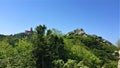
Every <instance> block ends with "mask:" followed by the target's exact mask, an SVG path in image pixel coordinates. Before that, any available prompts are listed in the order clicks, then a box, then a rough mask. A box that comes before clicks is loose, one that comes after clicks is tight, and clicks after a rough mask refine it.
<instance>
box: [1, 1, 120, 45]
mask: <svg viewBox="0 0 120 68" xmlns="http://www.w3.org/2000/svg"><path fill="white" fill-rule="evenodd" d="M119 16H120V14H119V0H0V34H5V35H9V34H15V33H19V32H24V30H27V29H29V28H30V27H33V28H35V27H36V26H37V25H39V24H45V25H46V26H47V27H48V28H56V29H58V30H61V31H62V32H63V33H67V32H69V31H72V30H74V29H76V28H83V29H84V30H85V32H86V33H88V34H96V35H98V36H102V37H103V38H105V39H107V40H109V41H110V42H112V43H113V44H116V42H117V40H118V38H120V27H119V26H120V24H119V23H120V22H119V20H120V18H119Z"/></svg>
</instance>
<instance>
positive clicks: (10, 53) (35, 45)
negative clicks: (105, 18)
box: [0, 25, 118, 68]
mask: <svg viewBox="0 0 120 68" xmlns="http://www.w3.org/2000/svg"><path fill="white" fill-rule="evenodd" d="M73 30H74V29H73ZM117 50H118V47H117V46H115V45H113V44H112V43H111V42H109V41H107V40H105V39H104V38H102V37H100V36H97V35H90V34H86V33H85V32H84V30H83V29H80V30H79V29H76V30H74V31H72V32H68V33H67V34H62V33H61V31H59V30H57V29H47V26H45V25H38V26H37V27H36V28H35V29H34V31H33V32H31V33H25V32H21V33H17V34H14V35H2V34H1V35H0V68H102V67H104V68H117V62H118V56H114V55H112V53H113V52H114V51H117Z"/></svg>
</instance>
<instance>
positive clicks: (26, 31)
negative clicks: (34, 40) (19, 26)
mask: <svg viewBox="0 0 120 68" xmlns="http://www.w3.org/2000/svg"><path fill="white" fill-rule="evenodd" d="M32 33H33V29H32V28H30V30H25V34H28V35H30V34H32Z"/></svg>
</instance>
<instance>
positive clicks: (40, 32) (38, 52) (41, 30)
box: [34, 25, 46, 68]
mask: <svg viewBox="0 0 120 68" xmlns="http://www.w3.org/2000/svg"><path fill="white" fill-rule="evenodd" d="M45 30H46V26H45V25H39V26H37V28H36V31H37V40H36V41H37V42H35V50H34V55H35V57H36V66H37V68H45V62H44V60H45V58H44V57H45V53H46V52H45V50H46V46H45V39H44V34H45Z"/></svg>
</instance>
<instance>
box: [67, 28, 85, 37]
mask: <svg viewBox="0 0 120 68" xmlns="http://www.w3.org/2000/svg"><path fill="white" fill-rule="evenodd" d="M84 34H86V33H85V32H84V30H83V29H82V28H81V29H76V30H74V31H71V32H68V33H67V36H71V35H84Z"/></svg>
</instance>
